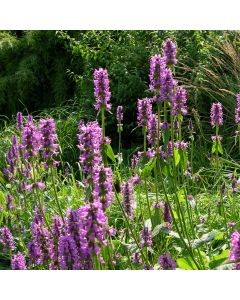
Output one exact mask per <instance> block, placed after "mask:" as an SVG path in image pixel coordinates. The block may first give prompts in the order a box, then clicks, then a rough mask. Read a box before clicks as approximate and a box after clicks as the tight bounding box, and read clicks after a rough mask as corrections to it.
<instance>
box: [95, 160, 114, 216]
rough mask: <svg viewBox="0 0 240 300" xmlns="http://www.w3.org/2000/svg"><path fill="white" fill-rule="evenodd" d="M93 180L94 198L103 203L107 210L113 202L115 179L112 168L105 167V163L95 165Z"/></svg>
mask: <svg viewBox="0 0 240 300" xmlns="http://www.w3.org/2000/svg"><path fill="white" fill-rule="evenodd" d="M92 180H93V199H94V201H99V202H101V203H102V208H103V210H105V209H106V208H107V207H108V206H110V205H111V204H112V200H113V196H114V193H113V180H112V169H111V168H105V167H104V166H103V165H101V166H95V167H94V168H93V174H92Z"/></svg>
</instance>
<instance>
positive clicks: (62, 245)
mask: <svg viewBox="0 0 240 300" xmlns="http://www.w3.org/2000/svg"><path fill="white" fill-rule="evenodd" d="M58 252H59V261H60V267H61V269H62V270H78V269H79V257H78V250H77V245H76V243H75V241H74V239H73V238H72V237H71V236H70V235H64V236H61V237H60V239H59V246H58Z"/></svg>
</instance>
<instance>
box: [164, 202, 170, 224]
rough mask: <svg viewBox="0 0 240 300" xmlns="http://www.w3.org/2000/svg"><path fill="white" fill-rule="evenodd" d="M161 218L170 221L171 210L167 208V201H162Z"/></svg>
mask: <svg viewBox="0 0 240 300" xmlns="http://www.w3.org/2000/svg"><path fill="white" fill-rule="evenodd" d="M162 210H163V212H162V218H163V221H164V222H168V223H171V222H172V215H171V211H170V209H169V206H168V204H167V203H163V204H162Z"/></svg>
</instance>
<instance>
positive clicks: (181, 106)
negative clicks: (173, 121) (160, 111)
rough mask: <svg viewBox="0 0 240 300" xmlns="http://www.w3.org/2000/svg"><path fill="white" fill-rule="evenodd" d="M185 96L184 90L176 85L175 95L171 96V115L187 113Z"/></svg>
mask: <svg viewBox="0 0 240 300" xmlns="http://www.w3.org/2000/svg"><path fill="white" fill-rule="evenodd" d="M186 103H187V97H186V90H185V89H184V88H182V87H177V90H176V92H175V95H174V97H173V102H172V115H173V116H177V115H183V116H185V115H186V114H187V105H186Z"/></svg>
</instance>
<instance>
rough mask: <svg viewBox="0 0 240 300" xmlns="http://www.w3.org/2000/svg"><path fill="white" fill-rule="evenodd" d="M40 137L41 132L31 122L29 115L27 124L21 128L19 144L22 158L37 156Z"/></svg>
mask: <svg viewBox="0 0 240 300" xmlns="http://www.w3.org/2000/svg"><path fill="white" fill-rule="evenodd" d="M41 138H42V135H41V133H40V132H39V131H38V129H37V127H36V126H35V125H34V124H33V119H32V116H29V117H28V121H27V124H26V125H25V126H24V127H23V129H22V144H21V145H20V148H21V150H22V152H23V158H24V159H28V158H31V157H37V156H38V152H39V149H40V142H41Z"/></svg>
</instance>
